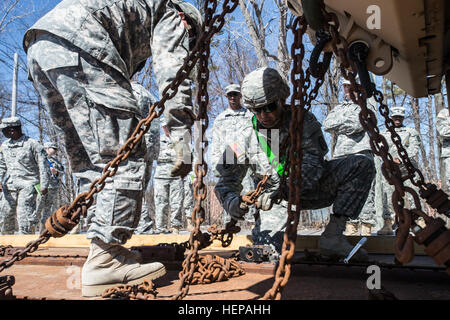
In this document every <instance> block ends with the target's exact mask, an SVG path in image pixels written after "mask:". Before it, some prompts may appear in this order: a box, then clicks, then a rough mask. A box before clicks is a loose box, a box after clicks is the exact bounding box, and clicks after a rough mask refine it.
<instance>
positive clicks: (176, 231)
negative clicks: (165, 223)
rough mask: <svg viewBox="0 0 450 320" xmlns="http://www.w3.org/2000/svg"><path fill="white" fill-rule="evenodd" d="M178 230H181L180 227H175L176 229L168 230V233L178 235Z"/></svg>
mask: <svg viewBox="0 0 450 320" xmlns="http://www.w3.org/2000/svg"><path fill="white" fill-rule="evenodd" d="M180 229H181V227H179V226H176V227H172V228H170V230H169V231H170V232H171V233H173V234H180Z"/></svg>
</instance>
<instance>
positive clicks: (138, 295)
mask: <svg viewBox="0 0 450 320" xmlns="http://www.w3.org/2000/svg"><path fill="white" fill-rule="evenodd" d="M157 294H158V291H157V290H156V288H155V285H154V284H153V282H151V281H150V282H147V281H144V282H143V283H141V284H137V285H123V286H118V287H114V288H109V289H106V290H105V291H104V292H103V293H102V298H104V299H117V300H155V299H156V296H157Z"/></svg>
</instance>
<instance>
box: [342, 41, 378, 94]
mask: <svg viewBox="0 0 450 320" xmlns="http://www.w3.org/2000/svg"><path fill="white" fill-rule="evenodd" d="M369 50H370V48H369V46H368V44H367V43H366V42H364V41H361V40H357V41H354V42H352V43H351V44H350V45H349V46H348V58H349V59H350V60H352V61H353V62H354V63H355V64H356V69H357V71H358V76H359V81H361V85H362V86H363V88H364V90H365V91H366V95H367V98H370V97H371V96H373V93H374V91H375V84H374V83H373V82H372V81H371V80H370V76H369V71H368V70H367V64H366V59H367V56H368V55H369Z"/></svg>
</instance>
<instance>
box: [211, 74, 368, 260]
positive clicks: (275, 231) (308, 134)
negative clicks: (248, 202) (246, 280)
mask: <svg viewBox="0 0 450 320" xmlns="http://www.w3.org/2000/svg"><path fill="white" fill-rule="evenodd" d="M271 70H272V71H271ZM273 73H276V74H277V77H275V76H274V75H271V74H273ZM261 77H262V78H263V81H264V83H263V89H264V97H262V93H261V83H259V81H260V78H261ZM254 78H256V79H254ZM272 79H274V80H273V83H272V82H271V81H272ZM278 79H281V76H280V75H279V74H278V73H277V72H276V71H275V70H274V69H270V68H260V69H257V70H255V71H254V72H252V73H251V74H250V75H248V76H246V78H245V79H244V82H243V85H242V91H243V96H244V99H245V98H246V92H248V94H249V95H250V93H252V92H253V91H255V93H252V95H253V96H258V97H261V99H262V100H263V101H266V103H271V102H274V101H276V100H277V99H281V98H282V97H283V98H286V97H287V96H288V95H289V87H288V86H287V85H286V84H285V87H284V88H280V81H281V80H278ZM244 88H245V89H246V90H245V91H244ZM280 91H281V93H280ZM244 102H245V103H246V104H248V105H254V104H256V103H257V102H258V101H256V102H254V101H248V100H244ZM290 120H291V114H290V112H289V108H288V107H287V106H284V112H283V114H282V118H281V124H280V129H272V130H267V129H265V128H264V127H263V126H262V125H261V124H260V123H259V121H257V122H256V130H254V129H253V128H252V126H246V127H244V128H243V130H242V131H241V132H240V133H239V135H238V137H237V138H238V141H237V144H238V145H239V148H234V149H233V150H232V151H231V150H230V154H232V155H234V161H235V163H236V164H232V162H229V161H227V162H223V164H218V165H217V170H218V171H219V173H220V178H219V181H218V183H217V185H216V187H215V192H216V194H217V197H218V199H219V201H220V202H221V204H222V205H223V207H224V208H225V210H227V212H229V213H230V214H231V215H232V216H235V217H237V216H239V215H241V216H242V213H241V212H239V211H238V210H237V208H236V205H235V203H236V199H239V196H240V194H241V190H242V185H241V181H242V179H243V177H244V176H245V174H246V172H247V170H249V169H251V170H252V172H253V173H254V175H255V177H256V178H257V179H258V180H261V179H262V178H263V176H264V175H265V174H267V175H269V176H270V179H269V180H268V181H267V183H266V187H265V191H264V193H267V194H269V196H270V197H271V198H272V199H280V196H281V199H282V200H283V201H281V203H280V204H274V205H273V207H272V209H271V210H268V211H264V210H260V214H259V217H257V219H256V223H255V227H254V229H253V230H252V235H253V243H254V244H268V245H271V246H272V247H273V248H274V249H275V250H277V251H278V253H280V252H281V246H282V241H283V232H284V229H285V226H286V221H287V200H288V199H286V198H283V197H284V196H285V195H288V194H289V192H288V190H285V189H286V188H287V186H286V185H283V186H281V190H283V191H284V192H281V193H280V177H279V175H278V173H277V171H276V170H275V168H273V166H272V165H271V164H270V163H269V161H268V157H267V155H266V153H265V152H264V150H263V149H262V147H261V146H260V142H259V140H258V137H257V134H256V131H257V132H258V135H259V136H260V137H264V138H265V140H266V141H267V144H268V145H269V146H270V147H271V150H272V152H273V153H274V155H275V159H274V161H273V163H275V164H276V163H279V161H280V146H283V145H284V143H285V142H286V139H287V138H288V136H289V123H290ZM302 147H303V161H302V181H301V188H302V194H301V197H300V199H301V200H300V203H301V205H302V209H319V208H325V207H328V206H330V205H332V204H333V211H334V215H335V216H344V217H348V218H352V219H356V218H357V217H358V215H359V213H360V211H361V208H362V207H363V205H364V203H365V201H366V198H367V195H368V193H369V190H370V186H371V183H372V178H373V175H374V168H373V161H372V160H370V159H368V158H367V157H366V156H362V155H353V156H349V157H345V158H341V159H335V160H331V161H326V160H325V159H324V156H325V155H326V154H327V152H328V147H327V145H326V142H325V139H324V137H323V133H322V130H321V124H320V123H319V122H318V121H317V120H316V117H315V116H314V115H313V114H312V113H311V112H307V113H306V114H305V120H304V129H303V139H302ZM224 156H225V154H224Z"/></svg>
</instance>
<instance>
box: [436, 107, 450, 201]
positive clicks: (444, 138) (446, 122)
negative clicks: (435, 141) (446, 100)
mask: <svg viewBox="0 0 450 320" xmlns="http://www.w3.org/2000/svg"><path fill="white" fill-rule="evenodd" d="M436 130H437V132H438V134H439V138H440V140H441V145H442V147H441V155H440V157H441V162H440V163H441V167H442V169H441V179H442V186H443V188H444V190H447V192H448V191H449V190H450V116H449V112H448V109H447V108H444V109H442V110H441V111H439V113H438V115H437V117H436Z"/></svg>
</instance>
